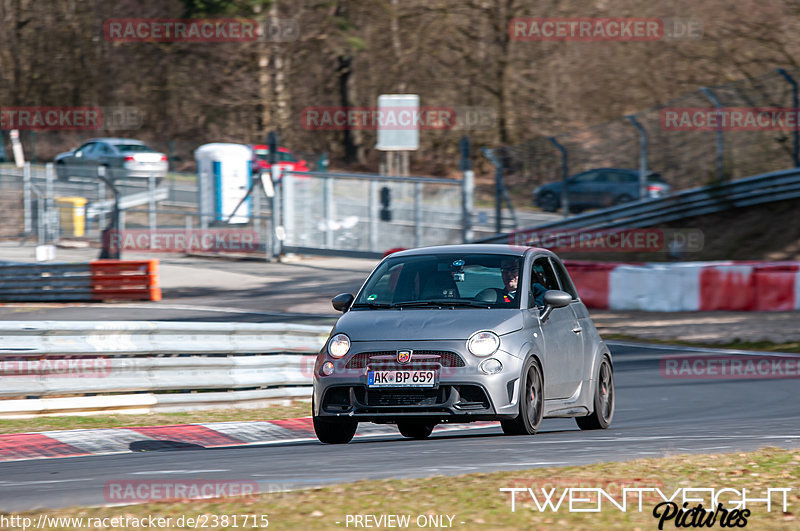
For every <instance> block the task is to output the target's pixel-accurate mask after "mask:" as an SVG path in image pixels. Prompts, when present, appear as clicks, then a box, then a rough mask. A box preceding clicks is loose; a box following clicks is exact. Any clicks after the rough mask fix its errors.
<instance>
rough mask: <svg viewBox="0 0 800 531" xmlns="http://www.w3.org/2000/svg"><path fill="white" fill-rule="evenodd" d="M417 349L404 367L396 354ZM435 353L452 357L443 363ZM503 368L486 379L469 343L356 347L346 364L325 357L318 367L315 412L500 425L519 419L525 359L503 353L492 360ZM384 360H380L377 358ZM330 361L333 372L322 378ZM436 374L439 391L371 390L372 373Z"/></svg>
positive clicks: (382, 419)
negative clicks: (369, 376)
mask: <svg viewBox="0 0 800 531" xmlns="http://www.w3.org/2000/svg"><path fill="white" fill-rule="evenodd" d="M397 350H412V351H414V353H415V354H416V357H415V354H412V359H411V362H409V363H407V364H399V363H398V362H396V361H394V360H392V359H391V358H392V356H391V353H394V352H396V351H397ZM435 353H449V354H448V355H444V356H442V358H440V359H439V360H435V359H433V357H434V356H435V355H436V354H435ZM490 357H492V358H495V359H498V360H499V361H500V362H501V363H502V364H503V369H502V370H501V371H500V372H499V373H497V374H491V375H489V374H485V373H484V372H483V371H481V370H480V368H479V365H480V363H481V362H482V361H483V360H484V359H486V358H478V357H476V356H473V355H472V354H469V353H468V352H466V348H465V342H456V341H403V342H399V341H398V342H363V343H354V344H353V346H352V347H351V351H350V352H349V353H348V354H347V355H346V356H345V357H344V358H341V359H338V360H337V359H333V358H330V357H329V356H328V355H327V354H325V353H324V352H323V353H321V354H320V355H319V356H318V357H317V363H316V365H315V368H314V412H315V415H318V416H320V417H347V418H352V419H355V420H360V421H365V422H376V423H394V422H397V421H398V420H427V421H434V422H437V423H441V422H470V421H477V420H499V419H506V418H513V417H515V416H516V415H517V413H518V411H519V408H518V407H517V396H518V394H519V390H518V388H517V387H518V380H519V375H520V371H521V368H522V360H520V359H518V358H516V357H514V356H511V355H510V354H508V353H506V352H503V351H498V352H496V353H495V354H494V355H492V356H490ZM378 358H379V359H378ZM325 361H332V362H333V363H334V373H333V374H332V375H330V376H322V375H321V374H320V372H319V371H320V367H321V365H322V363H324V362H325ZM394 369H402V370H435V371H436V375H437V381H436V385H435V387H427V388H426V387H381V388H374V387H373V388H370V387H369V386H368V385H367V373H368V372H369V371H370V370H394Z"/></svg>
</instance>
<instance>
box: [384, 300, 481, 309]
mask: <svg viewBox="0 0 800 531" xmlns="http://www.w3.org/2000/svg"><path fill="white" fill-rule="evenodd" d="M394 306H396V307H398V308H403V307H415V306H419V307H423V306H467V307H470V308H489V303H487V302H478V301H470V300H465V299H444V300H428V301H406V302H398V303H395V304H394Z"/></svg>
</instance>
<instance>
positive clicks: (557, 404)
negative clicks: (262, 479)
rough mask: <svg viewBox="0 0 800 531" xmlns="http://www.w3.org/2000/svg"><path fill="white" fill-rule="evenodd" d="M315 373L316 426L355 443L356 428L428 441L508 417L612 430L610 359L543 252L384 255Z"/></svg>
mask: <svg viewBox="0 0 800 531" xmlns="http://www.w3.org/2000/svg"><path fill="white" fill-rule="evenodd" d="M333 307H334V308H336V309H337V310H339V311H342V312H344V315H343V316H342V317H341V318H339V321H338V322H337V323H336V326H335V327H334V328H333V330H332V331H331V335H330V337H329V338H328V341H327V342H326V343H325V346H324V347H323V349H322V351H321V352H320V353H319V355H318V356H317V359H316V363H315V366H314V398H313V422H314V430H315V431H316V434H317V437H318V438H319V440H320V441H322V442H324V443H346V442H349V441H350V440H351V439H352V438H353V435H354V434H355V431H356V428H357V426H358V423H359V422H375V423H394V424H397V426H398V428H399V430H400V433H401V434H402V435H404V436H406V437H412V438H417V439H423V438H426V437H428V435H430V434H431V431H432V430H433V428H434V426H436V424H439V423H444V422H471V421H476V420H500V421H501V425H502V428H503V431H504V432H505V433H507V434H530V435H532V434H534V433H535V432H536V430H537V429H538V428H539V424H540V423H541V421H542V418H546V417H574V418H575V419H576V421H577V423H578V426H579V427H580V428H582V429H601V428H607V427H608V426H609V425H610V424H611V420H612V418H613V415H614V374H613V366H612V361H611V353H610V351H609V349H608V347H607V346H606V344H605V343H604V342H603V340H602V339H601V338H600V336H599V334H598V333H597V330H596V329H595V327H594V323H593V322H592V320H591V318H590V317H589V313H588V311H587V310H586V307H585V306H584V305H583V303H582V302H581V300H580V297H579V296H578V293H577V291H576V290H575V286H574V285H573V283H572V281H571V279H570V277H569V274H568V273H567V271H566V269H565V268H564V265H563V264H562V263H561V261H560V260H559V259H558V258H557V257H556V256H555V255H554V254H553V253H552V252H550V251H548V250H546V249H538V248H529V247H512V246H506V245H452V246H441V247H428V248H423V249H412V250H408V251H401V252H398V253H395V254H392V255H390V256H388V257H386V258H384V259H383V260H382V261H381V262H380V263H379V264H378V266H377V267H376V268H375V270H374V271H373V272H372V273H371V274H370V276H369V278H368V279H367V281H366V283H365V284H364V285H363V286H362V288H361V290H360V291H359V292H358V294H357V295H356V296H355V297H354V296H353V295H351V294H341V295H337V296H336V297H334V299H333Z"/></svg>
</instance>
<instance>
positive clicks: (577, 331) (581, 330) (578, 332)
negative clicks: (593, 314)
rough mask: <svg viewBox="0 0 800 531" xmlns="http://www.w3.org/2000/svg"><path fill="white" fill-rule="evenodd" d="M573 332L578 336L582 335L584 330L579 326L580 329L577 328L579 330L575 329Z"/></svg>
mask: <svg viewBox="0 0 800 531" xmlns="http://www.w3.org/2000/svg"><path fill="white" fill-rule="evenodd" d="M572 331H573V332H575V333H576V334H580V333H581V332H583V328H581V327H580V326H579V327H577V328H573V329H572Z"/></svg>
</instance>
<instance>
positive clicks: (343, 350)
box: [328, 334, 350, 358]
mask: <svg viewBox="0 0 800 531" xmlns="http://www.w3.org/2000/svg"><path fill="white" fill-rule="evenodd" d="M348 352H350V338H349V337H347V336H346V335H345V334H336V335H335V336H333V337H332V338H331V340H330V342H329V343H328V354H330V355H331V357H332V358H341V357H342V356H344V355H345V354H347V353H348Z"/></svg>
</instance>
